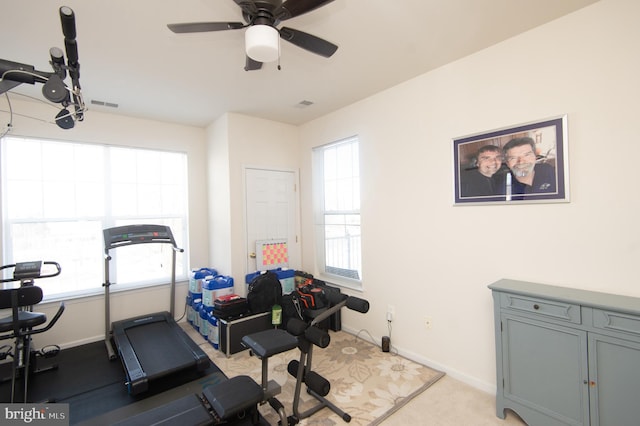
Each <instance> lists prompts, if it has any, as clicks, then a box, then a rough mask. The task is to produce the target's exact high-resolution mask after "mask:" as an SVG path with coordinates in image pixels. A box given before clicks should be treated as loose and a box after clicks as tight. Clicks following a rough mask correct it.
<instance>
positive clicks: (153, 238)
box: [103, 225, 176, 251]
mask: <svg viewBox="0 0 640 426" xmlns="http://www.w3.org/2000/svg"><path fill="white" fill-rule="evenodd" d="M103 233H104V244H105V250H107V251H108V250H109V249H111V248H115V247H121V246H125V245H131V244H142V243H169V244H171V245H173V246H174V247H175V246H176V243H175V240H174V239H173V234H172V233H171V228H169V227H168V226H163V225H128V226H118V227H115V228H108V229H105V230H104V231H103Z"/></svg>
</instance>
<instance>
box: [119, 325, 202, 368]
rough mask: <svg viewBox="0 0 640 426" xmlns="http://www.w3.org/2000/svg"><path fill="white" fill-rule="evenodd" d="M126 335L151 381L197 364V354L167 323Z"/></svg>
mask: <svg viewBox="0 0 640 426" xmlns="http://www.w3.org/2000/svg"><path fill="white" fill-rule="evenodd" d="M178 330H179V331H182V330H180V329H178ZM125 333H126V335H127V338H128V339H129V342H130V343H131V346H133V350H134V352H135V354H136V356H137V357H138V360H139V362H140V365H141V366H142V369H143V370H144V372H145V373H146V375H147V377H148V378H149V379H150V380H153V379H155V378H157V377H159V376H164V375H167V374H171V373H173V372H176V371H180V370H183V369H185V368H189V367H190V366H192V365H195V362H196V360H195V358H194V354H193V353H192V351H191V350H190V349H189V347H188V346H185V345H184V344H183V342H182V339H181V337H180V336H179V335H177V334H176V329H175V327H171V326H170V325H169V324H168V323H167V322H164V321H162V322H155V323H149V324H144V325H143V326H139V327H132V328H128V329H127V330H126V331H125Z"/></svg>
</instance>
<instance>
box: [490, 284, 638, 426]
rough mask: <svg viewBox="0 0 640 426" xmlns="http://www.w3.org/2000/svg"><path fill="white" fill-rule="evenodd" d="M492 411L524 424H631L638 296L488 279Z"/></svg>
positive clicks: (633, 418) (634, 400) (635, 416)
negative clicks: (493, 370)
mask: <svg viewBox="0 0 640 426" xmlns="http://www.w3.org/2000/svg"><path fill="white" fill-rule="evenodd" d="M489 288H490V289H491V290H492V294H493V300H494V316H495V333H496V373H497V391H496V412H497V416H498V417H500V418H504V417H505V410H506V409H511V410H513V411H515V412H516V413H517V414H518V415H519V416H520V417H521V418H522V419H523V420H524V421H525V422H527V424H528V425H530V426H537V425H539V426H554V425H591V426H595V425H601V426H607V425H612V426H625V425H629V426H631V425H637V424H638V419H640V299H638V298H632V297H624V296H618V295H612V294H607V293H598V292H591V291H585V290H577V289H570V288H564V287H556V286H547V285H543V284H536V283H529V282H524V281H515V280H500V281H498V282H496V283H493V284H491V285H490V286H489Z"/></svg>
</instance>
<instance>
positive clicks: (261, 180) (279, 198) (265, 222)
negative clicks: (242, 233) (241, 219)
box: [245, 168, 301, 273]
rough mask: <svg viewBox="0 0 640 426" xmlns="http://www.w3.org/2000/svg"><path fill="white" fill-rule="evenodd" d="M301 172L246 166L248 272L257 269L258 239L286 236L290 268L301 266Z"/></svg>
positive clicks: (282, 238)
mask: <svg viewBox="0 0 640 426" xmlns="http://www.w3.org/2000/svg"><path fill="white" fill-rule="evenodd" d="M297 179H298V175H297V173H296V172H293V171H282V170H267V169H258V168H246V169H245V185H246V188H245V193H246V203H245V208H246V212H245V218H246V228H247V232H246V235H247V242H246V252H247V253H246V255H247V270H246V272H247V273H252V272H255V271H257V270H258V269H259V268H258V265H257V264H256V241H263V240H286V241H287V252H288V264H289V268H291V269H297V268H300V258H301V256H300V242H299V238H298V232H297V231H298V214H297V211H298V209H297V206H298V193H297V190H296V189H297Z"/></svg>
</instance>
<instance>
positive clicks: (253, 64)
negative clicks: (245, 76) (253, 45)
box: [244, 56, 262, 71]
mask: <svg viewBox="0 0 640 426" xmlns="http://www.w3.org/2000/svg"><path fill="white" fill-rule="evenodd" d="M260 68H262V62H258V61H255V60H253V59H251V58H250V57H249V56H247V62H246V64H245V66H244V70H245V71H254V70H259V69H260Z"/></svg>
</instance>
